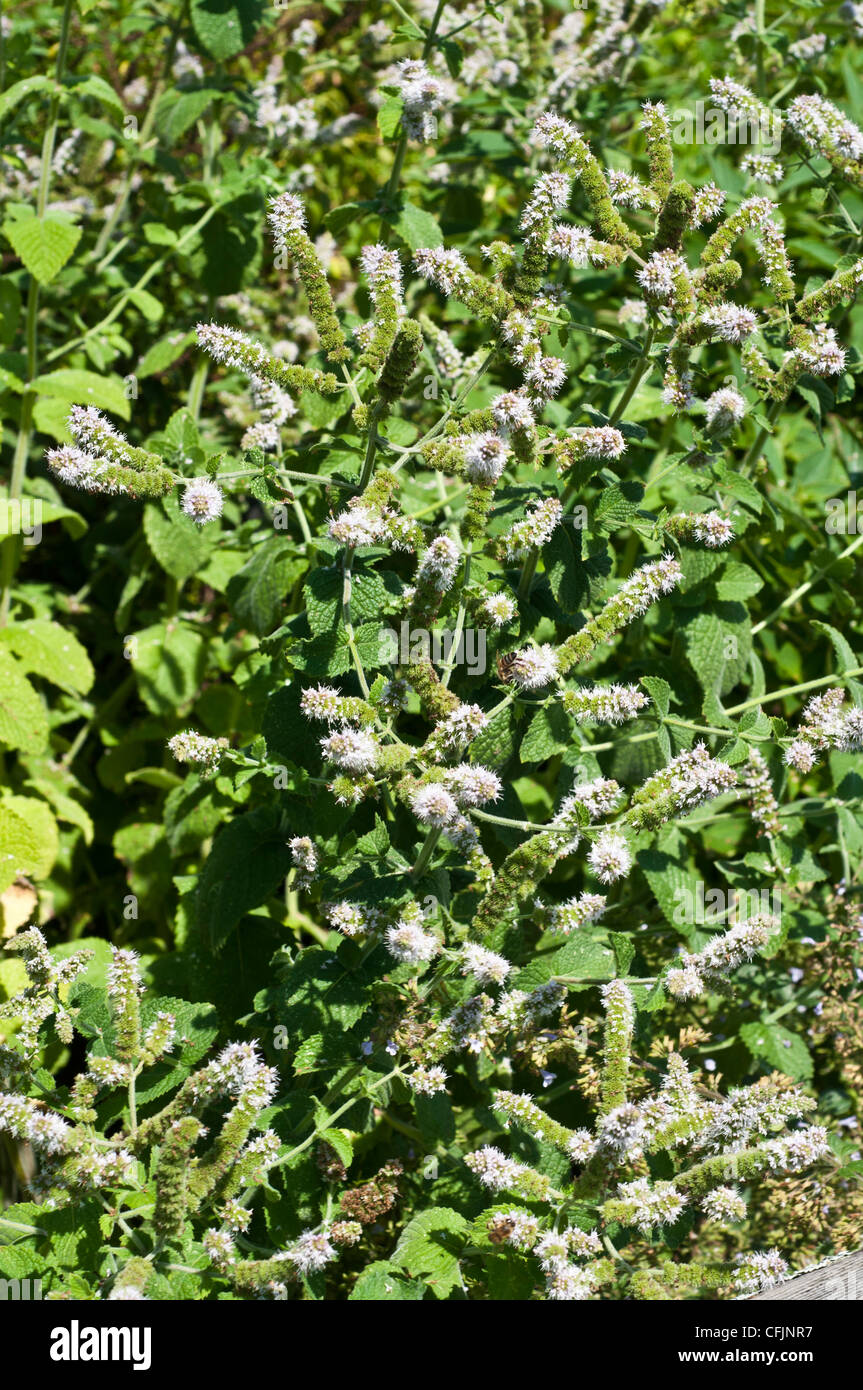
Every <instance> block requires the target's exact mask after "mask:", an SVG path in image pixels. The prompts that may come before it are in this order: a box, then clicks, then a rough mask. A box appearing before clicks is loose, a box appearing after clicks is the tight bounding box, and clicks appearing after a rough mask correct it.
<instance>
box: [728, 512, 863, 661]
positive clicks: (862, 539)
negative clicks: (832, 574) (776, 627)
mask: <svg viewBox="0 0 863 1390" xmlns="http://www.w3.org/2000/svg"><path fill="white" fill-rule="evenodd" d="M861 545H863V535H860V536H858V537H857V539H856V540H854V541H852V542H851V544H850V545H846V547H845V549H844V550H843V551H842V553H841V554H840V555H837V556H836V558H835V559H833V560H831V561H830V563H829V564H827V565H825V566H824V568H823V569H820V570H816V571H815V573H814V574H813V576H812V578H811V579H807V581H806V583H805V584H801V585H800V586H799V587H798V588H796V589H795V590H794V591H793V592H792V593H790V594H789V595H788V597H787V598H784V599H783V600H782V602H781V603H780V604H779V606H778V607H777V608H774V610H773V612H772V613H770V614H769V615H768V617H766V618H763V619H762V620H761V622H760V623H756V624H755V626H754V627H753V629H752V636H753V637H754V636H755V635H756V633H758V632H763V630H764V628H766V627H769V626H770V624H771V623H772V622H773V619H774V618H778V617H779V614H780V613H781V612H782V611H783V610H784V609H786V608H790V607H791V605H792V603H796V602H797V600H798V599H799V598H802V597H803V595H804V594H808V592H809V590H810V589H812V588H813V587H814V586H815V585H816V584H817V583H818V581H819V579H822V578H823V577H824V575H825V574H827V573H829V571H830V570H832V568H833V566H834V565H838V563H839V561H840V560H844V559H846V558H847V557H848V556H849V555H853V554H854V551H855V550H859V549H860V546H861Z"/></svg>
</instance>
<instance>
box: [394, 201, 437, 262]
mask: <svg viewBox="0 0 863 1390" xmlns="http://www.w3.org/2000/svg"><path fill="white" fill-rule="evenodd" d="M384 220H385V221H386V222H389V224H390V226H391V227H392V229H393V231H394V232H396V233H397V235H398V236H400V237H401V239H402V241H403V242H405V244H406V245H407V246H408V247H409V249H410V250H411V251H418V250H419V249H420V248H421V247H425V246H443V232H442V231H441V229H440V226H439V224H438V221H437V219H436V218H435V217H433V216H432V214H431V213H430V212H426V210H425V208H419V207H417V206H416V204H415V203H405V202H403V203H402V204H401V206H400V208H399V209H398V211H397V212H394V213H385V214H384Z"/></svg>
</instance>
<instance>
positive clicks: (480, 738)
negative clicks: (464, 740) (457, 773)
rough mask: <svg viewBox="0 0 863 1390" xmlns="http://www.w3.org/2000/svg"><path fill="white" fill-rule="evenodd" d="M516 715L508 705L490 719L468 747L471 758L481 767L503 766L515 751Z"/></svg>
mask: <svg viewBox="0 0 863 1390" xmlns="http://www.w3.org/2000/svg"><path fill="white" fill-rule="evenodd" d="M517 735H518V716H517V714H516V712H515V710H514V709H513V708H512V706H511V705H509V706H508V707H507V708H506V709H503V710H501V711H500V713H499V714H496V715H495V716H494V718H493V719H490V720H489V721H488V723H487V724H486V726H485V728H484V729H483V730H482V731H481V732H480V733H479V734H478V735H477V737H476V738H475V739H474V741H473V743H472V744H471V747H470V755H471V760H472V761H473V762H477V763H480V764H481V766H483V767H490V768H501V767H505V766H506V764H507V763H508V762H509V760H510V758H511V757H512V755H513V753H514V752H515V747H516V738H517Z"/></svg>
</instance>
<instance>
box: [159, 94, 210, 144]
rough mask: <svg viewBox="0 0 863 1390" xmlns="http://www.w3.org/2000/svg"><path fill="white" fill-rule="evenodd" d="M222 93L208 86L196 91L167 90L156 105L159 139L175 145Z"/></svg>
mask: <svg viewBox="0 0 863 1390" xmlns="http://www.w3.org/2000/svg"><path fill="white" fill-rule="evenodd" d="M220 95H221V93H220V92H218V91H216V90H215V89H210V88H206V89H203V90H199V91H195V92H179V93H177V92H165V93H164V94H163V95H162V97H161V98H160V99H159V104H158V106H157V107H156V118H155V126H156V133H157V135H158V136H159V139H160V140H162V141H163V142H164V144H166V145H174V144H176V142H177V141H178V140H179V139H181V137H182V136H183V135H185V133H186V131H187V130H189V129H190V127H191V126H193V125H194V124H195V122H196V121H197V120H199V119H200V118H201V116H203V114H204V112H205V111H206V110H207V108H208V107H209V106H211V105H212V103H213V101H214V99H215V98H216V97H217V96H220Z"/></svg>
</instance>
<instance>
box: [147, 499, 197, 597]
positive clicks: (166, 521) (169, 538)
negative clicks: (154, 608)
mask: <svg viewBox="0 0 863 1390" xmlns="http://www.w3.org/2000/svg"><path fill="white" fill-rule="evenodd" d="M144 535H145V536H146V537H147V544H148V545H149V547H150V550H151V551H152V553H153V557H154V558H155V559H156V560H157V561H158V563H159V564H160V565H161V566H162V569H163V570H164V571H165V572H166V574H170V575H171V577H172V578H173V579H176V581H177V583H178V584H184V583H185V581H186V580H187V579H188V578H189V577H190V576H191V575H193V574H195V573H196V571H197V570H198V569H200V568H201V567H202V566H203V565H205V564H206V562H207V558H208V556H209V554H210V551H211V549H212V541H211V539H210V537H209V535H208V534H207V532H206V529H205V528H204V527H202V526H198V525H197V524H196V523H195V522H194V521H193V520H192V518H191V517H189V516H186V515H185V514H184V513H183V512H181V511H180V510H179V509H178V508H177V506H176V503H175V504H174V505H173V506H171V504H170V503H164V502H150V503H148V505H147V506H146V507H145V508H144Z"/></svg>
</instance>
